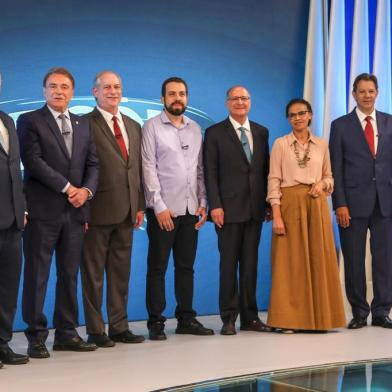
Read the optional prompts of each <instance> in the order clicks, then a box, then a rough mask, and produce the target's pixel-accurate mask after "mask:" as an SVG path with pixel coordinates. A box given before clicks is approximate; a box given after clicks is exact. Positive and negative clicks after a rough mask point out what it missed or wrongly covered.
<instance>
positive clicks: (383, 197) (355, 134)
mask: <svg viewBox="0 0 392 392" xmlns="http://www.w3.org/2000/svg"><path fill="white" fill-rule="evenodd" d="M376 121H377V129H378V134H379V136H378V147H377V154H376V159H374V158H373V156H372V154H371V152H370V149H369V146H368V144H367V141H366V139H365V135H364V131H363V128H362V126H361V123H360V121H359V118H358V116H357V114H356V112H355V109H354V110H353V111H352V112H351V113H349V114H347V115H345V116H343V117H340V118H338V119H337V120H335V121H333V122H332V124H331V134H330V140H329V148H330V152H331V163H332V172H333V176H334V179H335V190H334V193H333V194H332V200H333V207H334V209H335V210H336V208H338V207H342V206H347V207H348V208H349V210H350V215H351V217H353V218H366V217H369V216H370V215H371V213H372V211H373V208H374V206H375V202H376V197H377V196H378V200H379V203H380V209H381V213H382V215H383V216H385V217H392V116H391V115H389V114H386V113H382V112H378V111H377V112H376Z"/></svg>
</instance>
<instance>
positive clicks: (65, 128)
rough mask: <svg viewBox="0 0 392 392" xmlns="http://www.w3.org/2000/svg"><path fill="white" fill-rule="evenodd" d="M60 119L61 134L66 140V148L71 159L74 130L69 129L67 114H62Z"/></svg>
mask: <svg viewBox="0 0 392 392" xmlns="http://www.w3.org/2000/svg"><path fill="white" fill-rule="evenodd" d="M59 119H60V120H61V134H62V135H63V138H64V143H65V147H67V151H68V154H69V157H70V158H71V157H72V129H71V128H70V127H69V125H68V122H67V119H66V116H65V114H64V113H63V114H60V115H59Z"/></svg>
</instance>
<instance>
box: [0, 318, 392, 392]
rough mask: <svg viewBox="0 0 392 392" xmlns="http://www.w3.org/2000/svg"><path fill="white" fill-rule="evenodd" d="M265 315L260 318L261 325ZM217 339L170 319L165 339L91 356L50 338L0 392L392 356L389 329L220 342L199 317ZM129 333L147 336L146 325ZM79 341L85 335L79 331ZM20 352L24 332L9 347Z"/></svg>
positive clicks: (135, 390) (167, 383) (149, 383)
mask: <svg viewBox="0 0 392 392" xmlns="http://www.w3.org/2000/svg"><path fill="white" fill-rule="evenodd" d="M265 316H266V315H265V314H260V317H261V318H262V319H265ZM199 320H200V321H201V322H203V324H205V325H206V326H208V327H210V328H214V330H215V336H206V337H198V336H189V335H175V333H174V330H175V327H176V321H175V320H168V321H167V322H166V333H167V336H168V339H167V340H166V341H162V342H153V341H150V340H148V339H146V341H145V342H144V343H142V344H133V345H126V344H120V343H117V345H116V346H115V347H113V348H108V349H102V348H101V349H98V350H97V351H95V352H88V353H74V352H53V351H52V344H53V332H52V331H51V333H50V335H49V339H48V341H47V345H48V349H49V351H50V354H51V357H50V358H49V359H31V360H30V362H29V363H28V364H27V365H20V366H9V365H8V366H4V368H3V369H1V370H0V391H1V392H14V391H16V392H22V391H23V392H25V391H29V392H36V391H40V392H44V391H52V392H53V391H56V392H60V391H68V392H69V391H71V392H79V391H84V392H89V391H95V392H98V391H110V390H111V389H113V390H123V391H131V392H144V391H153V390H157V389H162V388H168V387H172V386H177V385H184V384H190V383H195V382H200V381H206V380H214V379H220V378H224V377H231V376H237V375H244V374H251V373H258V372H264V371H272V370H280V369H288V368H296V367H303V366H311V365H319V364H327V363H337V362H346V361H356V360H366V359H379V358H392V344H391V341H392V339H391V338H392V330H387V329H383V328H379V327H370V326H368V327H366V328H363V329H360V330H347V329H340V330H336V331H333V332H330V333H327V334H304V333H298V334H293V335H284V334H278V333H256V332H242V331H238V334H237V335H236V336H221V335H219V330H220V327H221V322H220V319H219V317H218V316H205V317H199ZM130 328H131V329H132V330H133V331H134V332H135V333H138V334H144V335H145V336H146V337H147V330H146V325H145V322H135V323H130ZM79 332H80V335H81V336H82V337H85V330H84V327H81V328H80V331H79ZM11 346H12V348H13V349H14V350H15V351H16V352H22V353H23V352H26V347H27V342H26V340H25V337H24V335H23V333H16V334H15V335H14V339H13V341H12V344H11Z"/></svg>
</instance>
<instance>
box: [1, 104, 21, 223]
mask: <svg viewBox="0 0 392 392" xmlns="http://www.w3.org/2000/svg"><path fill="white" fill-rule="evenodd" d="M0 119H1V120H2V122H3V124H4V126H5V127H6V128H7V130H8V135H9V142H10V143H9V151H8V154H7V153H6V152H5V151H4V150H3V148H2V147H1V145H0V183H1V191H0V205H1V208H0V229H7V228H8V227H10V226H11V225H12V224H13V223H14V221H15V223H16V227H17V228H18V229H20V230H21V229H23V217H24V212H25V201H24V195H23V183H22V176H21V171H20V156H19V142H18V138H17V135H16V131H15V125H14V122H13V120H12V118H11V117H10V116H8V115H7V114H5V113H4V112H2V111H0Z"/></svg>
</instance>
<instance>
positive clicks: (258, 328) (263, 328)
mask: <svg viewBox="0 0 392 392" xmlns="http://www.w3.org/2000/svg"><path fill="white" fill-rule="evenodd" d="M240 330H241V331H255V332H272V331H273V328H272V327H269V326H268V325H266V324H264V323H263V322H262V321H261V320H260V319H256V320H252V321H250V322H249V323H247V324H243V325H241V327H240Z"/></svg>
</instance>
